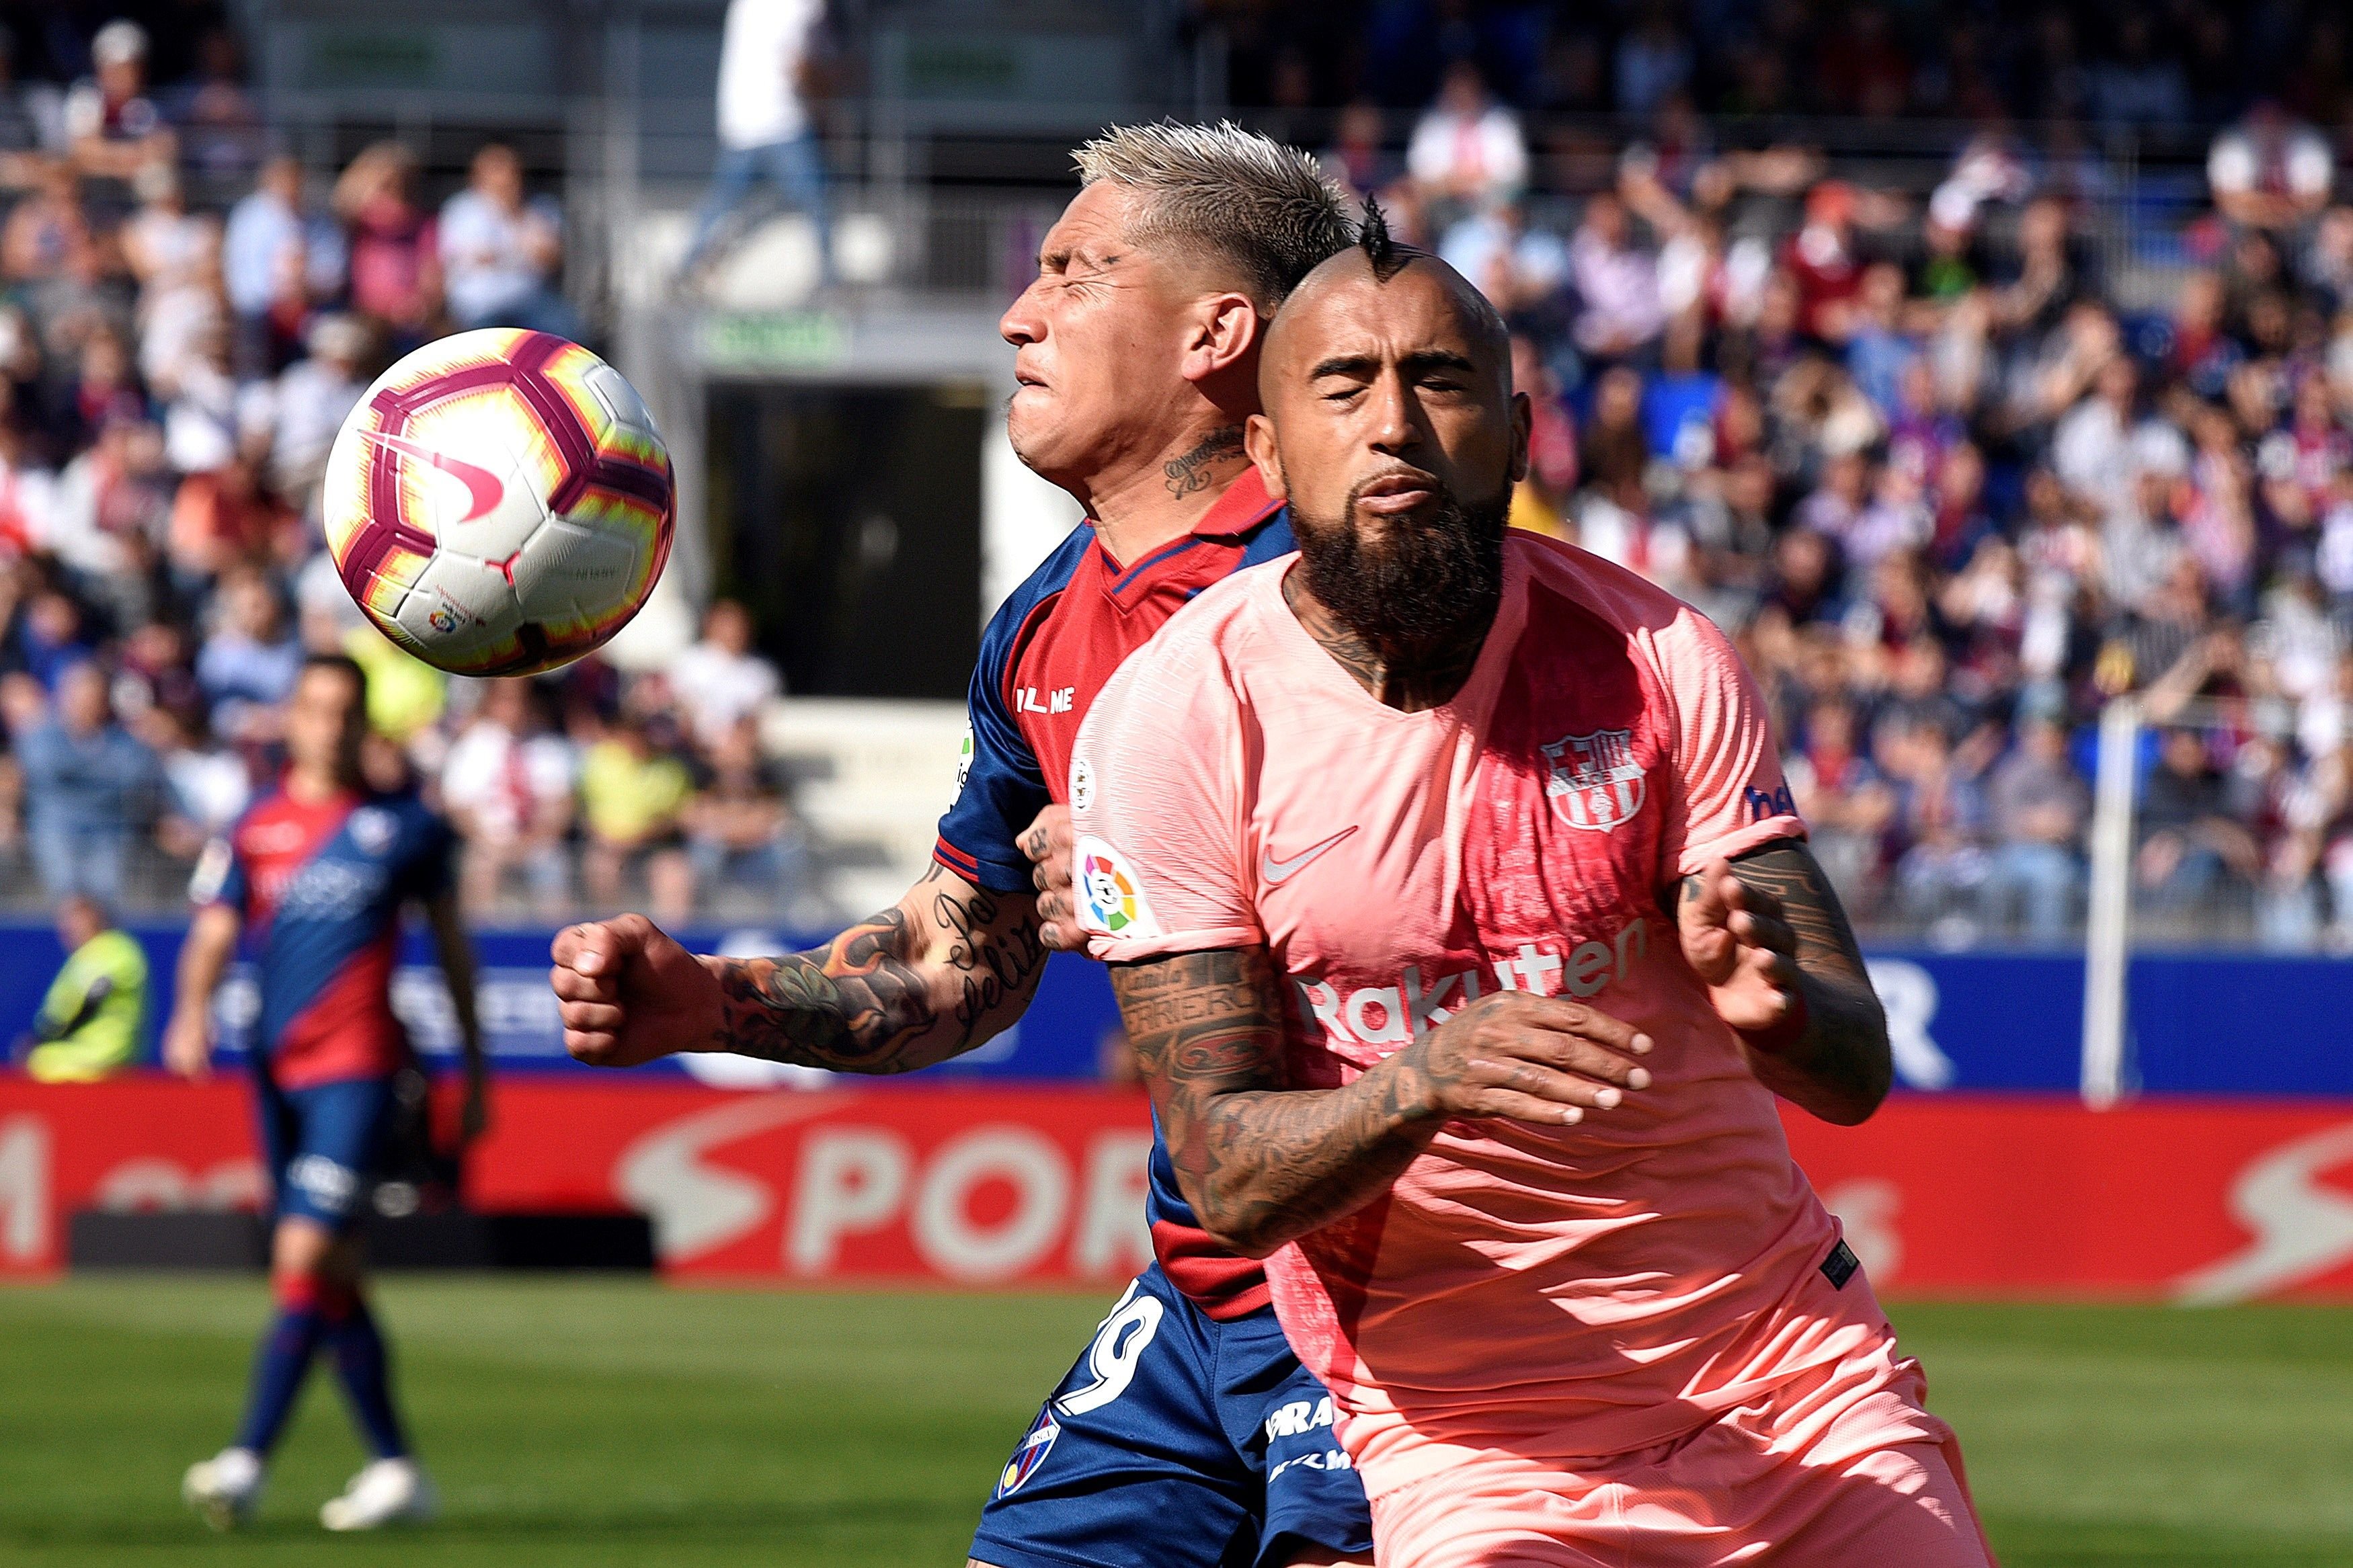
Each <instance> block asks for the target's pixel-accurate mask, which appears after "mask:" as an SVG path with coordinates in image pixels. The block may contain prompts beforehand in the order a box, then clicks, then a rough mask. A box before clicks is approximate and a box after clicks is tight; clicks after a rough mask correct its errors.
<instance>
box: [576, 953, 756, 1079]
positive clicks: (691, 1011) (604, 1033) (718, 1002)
mask: <svg viewBox="0 0 2353 1568" xmlns="http://www.w3.org/2000/svg"><path fill="white" fill-rule="evenodd" d="M552 955H553V957H554V960H555V967H554V969H553V970H551V971H550V972H549V974H548V978H549V980H550V981H551V982H552V983H553V984H554V986H555V996H556V1003H557V1009H558V1011H560V1012H561V1013H562V1014H563V1016H564V1048H565V1050H567V1051H570V1052H571V1053H572V1055H573V1057H574V1058H575V1059H577V1060H579V1061H584V1062H586V1063H587V1064H588V1065H589V1066H591V1067H600V1068H633V1067H636V1066H638V1065H639V1064H640V1063H643V1062H649V1061H652V1060H654V1059H655V1058H659V1057H666V1056H669V1055H670V1054H672V1053H673V1052H677V1051H699V1050H710V1049H712V1048H714V1047H715V1046H716V1044H717V1042H718V1041H719V1039H720V1037H722V1035H723V1028H722V1024H723V1018H724V1012H723V995H722V993H721V990H720V985H719V977H718V976H717V975H716V974H714V973H712V971H711V969H710V968H709V967H708V966H707V965H705V964H704V963H703V962H702V960H701V959H699V958H697V957H696V956H695V955H694V954H692V953H691V952H687V951H686V949H685V948H683V947H681V946H680V945H679V944H678V943H677V942H675V941H673V940H671V939H670V937H669V936H667V935H665V934H664V933H663V931H662V930H661V928H659V926H657V925H655V924H654V922H653V921H649V920H648V919H646V918H645V916H643V915H622V916H620V917H619V918H618V919H617V920H609V921H593V922H591V923H589V924H586V925H576V926H567V927H566V928H565V930H564V931H561V932H560V933H558V934H557V936H556V939H555V944H554V949H553V952H552Z"/></svg>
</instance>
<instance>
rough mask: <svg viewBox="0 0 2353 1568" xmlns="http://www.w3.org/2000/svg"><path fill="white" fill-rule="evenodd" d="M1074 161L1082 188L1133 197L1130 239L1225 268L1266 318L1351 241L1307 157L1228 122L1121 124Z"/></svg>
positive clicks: (1340, 210)
mask: <svg viewBox="0 0 2353 1568" xmlns="http://www.w3.org/2000/svg"><path fill="white" fill-rule="evenodd" d="M1073 162H1075V163H1077V164H1078V168H1079V180H1080V183H1081V184H1086V185H1092V184H1097V183H1098V182H1102V181H1109V182H1110V183H1112V184H1118V185H1125V186H1128V187H1130V188H1131V189H1133V190H1134V191H1136V192H1137V193H1139V195H1141V197H1142V201H1141V203H1140V205H1139V208H1138V210H1137V212H1136V216H1135V218H1134V223H1133V226H1131V228H1130V230H1129V233H1128V237H1129V238H1130V239H1131V240H1134V241H1136V242H1138V243H1145V244H1153V243H1157V244H1163V245H1174V246H1176V247H1180V248H1183V249H1187V250H1190V251H1191V252H1193V253H1194V254H1196V255H1206V256H1208V257H1212V258H1217V259H1219V260H1222V261H1223V262H1224V263H1225V264H1226V265H1227V267H1229V268H1231V269H1232V271H1233V272H1234V273H1235V274H1236V275H1238V279H1239V280H1240V281H1241V282H1242V283H1244V284H1245V285H1246V286H1247V288H1248V289H1249V291H1250V294H1251V296H1252V297H1253V298H1254V299H1255V300H1257V301H1258V303H1259V305H1260V307H1261V309H1262V310H1273V309H1274V308H1275V307H1277V306H1279V305H1281V304H1282V301H1283V299H1284V297H1285V296H1286V295H1288V294H1289V293H1290V292H1291V291H1292V289H1295V288H1297V287H1298V286H1299V280H1300V279H1303V278H1304V277H1306V276H1307V274H1308V273H1309V272H1311V271H1313V270H1314V268H1315V266H1316V264H1317V263H1319V262H1321V261H1323V260H1324V259H1325V258H1327V257H1332V256H1336V255H1338V254H1339V253H1340V252H1341V251H1344V250H1345V249H1347V248H1348V243H1349V241H1350V240H1351V239H1353V238H1354V236H1353V235H1352V234H1351V233H1350V232H1349V224H1348V215H1347V208H1346V205H1345V203H1344V201H1343V200H1342V198H1341V195H1340V192H1339V189H1338V187H1337V186H1335V185H1334V184H1333V183H1332V182H1331V180H1330V178H1329V177H1327V176H1326V175H1325V174H1324V171H1323V170H1322V168H1320V167H1319V166H1318V165H1317V164H1316V162H1315V160H1314V158H1313V157H1311V156H1310V155H1309V154H1307V153H1302V152H1300V151H1298V150H1297V149H1296V148H1292V147H1286V146H1284V145H1282V143H1281V142H1275V141H1272V140H1271V139H1270V138H1268V137H1265V136H1261V135H1258V134H1257V133H1255V132H1248V131H1244V130H1243V129H1241V127H1240V126H1238V125H1235V124H1233V123H1231V122H1230V121H1221V122H1220V123H1219V124H1216V125H1178V124H1175V123H1172V122H1169V121H1163V122H1161V123H1160V124H1157V125H1123V126H1119V127H1117V128H1115V129H1113V130H1111V131H1107V132H1104V133H1103V135H1101V136H1098V137H1096V138H1095V139H1094V140H1093V141H1092V142H1087V143H1086V144H1085V145H1083V146H1082V147H1081V148H1079V150H1078V152H1077V153H1076V154H1075V155H1074V158H1073Z"/></svg>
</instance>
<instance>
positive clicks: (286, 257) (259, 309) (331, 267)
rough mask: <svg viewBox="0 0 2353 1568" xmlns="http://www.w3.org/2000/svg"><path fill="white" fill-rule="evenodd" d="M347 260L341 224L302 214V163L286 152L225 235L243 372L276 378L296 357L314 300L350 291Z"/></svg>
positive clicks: (226, 280)
mask: <svg viewBox="0 0 2353 1568" xmlns="http://www.w3.org/2000/svg"><path fill="white" fill-rule="evenodd" d="M343 254H344V252H343V237H342V236H341V235H340V234H338V233H337V232H336V229H335V226H334V225H333V224H332V223H331V222H329V221H328V220H327V219H326V218H325V217H324V216H321V215H318V214H314V213H309V212H306V211H305V210H304V209H303V205H302V164H301V160H300V159H297V158H295V157H293V156H292V155H291V154H289V153H280V154H279V155H278V156H277V157H274V158H272V159H270V160H269V162H268V163H264V164H263V165H262V166H261V182H260V184H259V185H257V186H256V187H255V188H254V190H253V191H252V193H251V194H250V195H247V196H245V197H243V198H242V199H240V200H239V201H238V202H237V205H235V206H233V207H231V208H230V209H229V214H228V227H227V230H226V231H225V232H224V234H223V235H222V237H221V282H222V284H223V286H224V288H225V289H227V293H228V303H229V309H230V310H232V311H234V312H235V313H236V316H237V373H238V374H240V375H241V376H245V377H248V378H250V377H254V376H260V375H269V374H275V373H276V372H278V371H280V370H282V369H284V368H285V366H286V365H287V364H288V363H290V361H291V360H292V359H293V357H294V351H295V349H296V348H297V347H298V346H299V345H300V343H301V332H302V328H303V326H304V324H305V321H306V319H307V317H308V315H309V313H310V307H311V302H312V301H313V300H323V299H326V298H328V297H330V296H332V294H333V293H334V292H335V291H336V290H337V289H340V288H341V287H342V286H343Z"/></svg>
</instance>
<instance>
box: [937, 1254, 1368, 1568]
mask: <svg viewBox="0 0 2353 1568" xmlns="http://www.w3.org/2000/svg"><path fill="white" fill-rule="evenodd" d="M1299 1542H1313V1543H1314V1544H1316V1545H1320V1546H1328V1547H1331V1548H1333V1549H1334V1550H1335V1551H1339V1552H1367V1551H1369V1550H1371V1548H1372V1542H1373V1518H1372V1511H1371V1510H1369V1509H1368V1508H1367V1507H1366V1504H1365V1488H1364V1483H1363V1482H1361V1481H1359V1480H1358V1479H1356V1470H1355V1469H1354V1468H1352V1467H1351V1466H1350V1465H1349V1463H1348V1456H1347V1454H1346V1453H1345V1452H1344V1451H1343V1450H1342V1449H1341V1447H1340V1445H1339V1443H1338V1442H1337V1441H1336V1440H1335V1438H1334V1437H1333V1436H1332V1399H1331V1396H1330V1395H1329V1394H1325V1393H1324V1385H1323V1384H1320V1383H1318V1382H1316V1381H1315V1379H1314V1377H1312V1376H1310V1375H1309V1374H1308V1371H1307V1369H1306V1368H1305V1367H1303V1366H1301V1365H1300V1364H1299V1358H1298V1357H1297V1356H1294V1355H1293V1354H1292V1353H1291V1346H1290V1343H1289V1342H1287V1341H1285V1340H1284V1339H1283V1337H1282V1327H1281V1326H1280V1325H1279V1324H1277V1323H1276V1322H1275V1321H1274V1310H1273V1309H1272V1308H1269V1307H1261V1308H1260V1309H1259V1310H1257V1311H1255V1312H1252V1313H1250V1314H1249V1315H1248V1316H1245V1317H1240V1318H1236V1319H1232V1320H1230V1321H1225V1322H1219V1321H1216V1320H1214V1319H1211V1318H1209V1317H1207V1316H1205V1315H1204V1314H1203V1313H1202V1311H1201V1310H1200V1309H1199V1308H1198V1307H1196V1306H1194V1305H1193V1304H1192V1302H1190V1301H1188V1300H1186V1298H1185V1297H1184V1296H1183V1295H1182V1294H1180V1293H1179V1292H1178V1291H1177V1289H1176V1287H1175V1286H1173V1285H1171V1284H1170V1283H1169V1282H1168V1280H1167V1278H1166V1276H1164V1275H1163V1274H1162V1273H1161V1272H1160V1266H1159V1265H1158V1264H1154V1265H1153V1266H1152V1267H1151V1268H1146V1269H1145V1271H1144V1272H1143V1273H1142V1274H1139V1275H1137V1276H1136V1278H1135V1282H1134V1284H1132V1285H1130V1286H1129V1287H1128V1288H1127V1294H1126V1295H1124V1296H1122V1297H1121V1298H1120V1299H1119V1305H1118V1306H1116V1307H1114V1308H1113V1309H1112V1312H1111V1316H1109V1317H1107V1318H1105V1319H1104V1320H1103V1326H1102V1327H1101V1328H1100V1329H1098V1330H1096V1331H1095V1337H1094V1341H1093V1342H1092V1343H1091V1344H1090V1345H1088V1347H1087V1350H1086V1353H1085V1354H1083V1355H1082V1356H1081V1357H1079V1362H1078V1364H1077V1365H1076V1366H1074V1367H1072V1368H1071V1372H1070V1375H1069V1376H1067V1377H1065V1378H1063V1379H1062V1382H1061V1384H1060V1386H1059V1387H1057V1388H1056V1389H1055V1390H1054V1394H1053V1397H1052V1398H1050V1399H1049V1400H1047V1402H1046V1404H1045V1407H1044V1408H1043V1409H1041V1410H1039V1413H1038V1418H1037V1420H1036V1421H1034V1422H1032V1423H1031V1424H1030V1426H1029V1432H1028V1433H1027V1434H1025V1435H1024V1436H1023V1437H1022V1439H1021V1441H1020V1443H1019V1444H1018V1446H1017V1447H1015V1448H1014V1451H1013V1458H1011V1459H1010V1460H1009V1461H1008V1463H1007V1464H1006V1467H1005V1469H1004V1472H1003V1473H1002V1474H1001V1475H1000V1476H999V1477H998V1478H997V1491H996V1493H995V1495H994V1496H992V1497H991V1498H990V1499H989V1500H988V1506H987V1508H985V1509H983V1510H981V1515H980V1530H979V1532H978V1533H977V1534H976V1535H975V1536H974V1538H973V1542H972V1554H973V1556H974V1557H976V1558H977V1559H979V1560H980V1561H981V1562H983V1563H992V1564H994V1565H995V1568H1254V1565H1256V1564H1260V1563H1280V1562H1282V1561H1283V1560H1284V1556H1285V1553H1286V1552H1289V1551H1290V1550H1292V1549H1293V1548H1295V1547H1296V1545H1297V1544H1298V1543H1299Z"/></svg>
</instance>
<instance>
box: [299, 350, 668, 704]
mask: <svg viewBox="0 0 2353 1568" xmlns="http://www.w3.org/2000/svg"><path fill="white" fill-rule="evenodd" d="M324 510H325V519H326V528H327V548H328V550H329V552H332V554H333V556H334V560H335V567H336V569H337V570H338V571H339V572H340V573H342V574H343V586H344V587H346V588H348V589H350V590H351V595H352V597H353V599H354V600H356V601H358V603H359V606H360V608H361V609H363V610H364V611H365V612H366V613H367V616H368V618H369V619H370V620H372V621H374V622H375V624H376V626H378V627H380V628H382V630H383V632H384V634H385V636H386V637H390V638H391V639H392V640H393V641H394V642H396V643H398V644H399V645H400V646H401V647H405V648H406V649H408V650H409V651H410V652H411V653H413V654H415V655H417V658H421V659H423V660H425V661H426V662H427V664H431V665H435V666H438V668H442V669H446V670H448V671H449V672H451V673H452V674H456V675H484V676H487V675H530V674H533V673H535V672H537V671H539V670H543V669H553V668H555V667H556V666H558V665H561V664H568V663H570V662H571V661H572V660H574V659H575V658H580V657H581V656H582V655H584V654H586V653H589V652H591V651H593V650H594V649H596V648H597V647H601V646H602V645H603V644H604V643H605V642H606V640H607V639H608V638H609V637H612V635H613V634H614V633H615V632H617V631H619V630H620V629H621V627H622V626H626V625H627V624H628V619H629V617H630V616H633V615H635V614H637V612H638V607H639V606H641V605H644V603H645V602H646V595H649V594H650V593H651V592H653V585H654V581H655V579H657V578H659V576H660V575H661V570H662V565H663V563H665V562H667V561H668V560H669V559H670V531H671V526H672V523H673V521H674V519H675V517H676V514H677V505H676V491H675V488H674V485H673V482H672V476H671V471H670V452H669V450H668V448H666V447H664V446H663V445H662V439H661V437H660V435H659V433H657V432H656V431H655V429H654V422H653V419H652V416H649V414H648V413H647V412H646V405H645V403H644V401H643V400H642V399H640V398H639V397H638V394H637V389H636V388H634V387H632V386H631V385H630V384H628V382H627V381H626V380H624V379H622V376H621V373H620V372H619V371H617V370H615V369H614V368H613V367H612V366H611V365H609V364H607V363H605V362H604V361H603V360H601V359H598V358H597V357H596V355H595V354H593V353H589V352H588V351H587V350H586V349H584V348H582V347H581V346H580V345H579V344H577V343H575V342H566V341H565V339H563V338H559V337H554V336H552V335H550V334H548V333H546V332H528V331H516V330H512V329H508V328H501V327H487V328H483V329H481V330H480V331H471V332H459V333H457V334H456V335H455V336H452V337H447V338H443V339H440V340H439V341H438V342H430V343H427V344H426V345H425V346H424V347H423V348H421V349H418V350H417V352H416V353H412V354H409V355H407V356H406V358H404V359H402V360H401V362H400V363H397V364H396V365H394V366H393V367H392V368H391V369H390V370H388V371H386V372H385V373H384V374H383V375H382V376H380V377H379V378H377V381H376V384H375V385H374V386H371V387H369V388H368V390H367V395H366V396H365V397H364V398H362V399H361V400H360V404H359V406H358V407H356V408H354V409H353V410H352V414H351V417H350V418H348V419H346V420H344V421H343V429H342V431H341V432H340V433H338V434H337V436H336V437H335V445H334V448H333V450H332V452H331V453H330V454H329V456H328V458H327V482H326V497H325V505H324Z"/></svg>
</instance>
